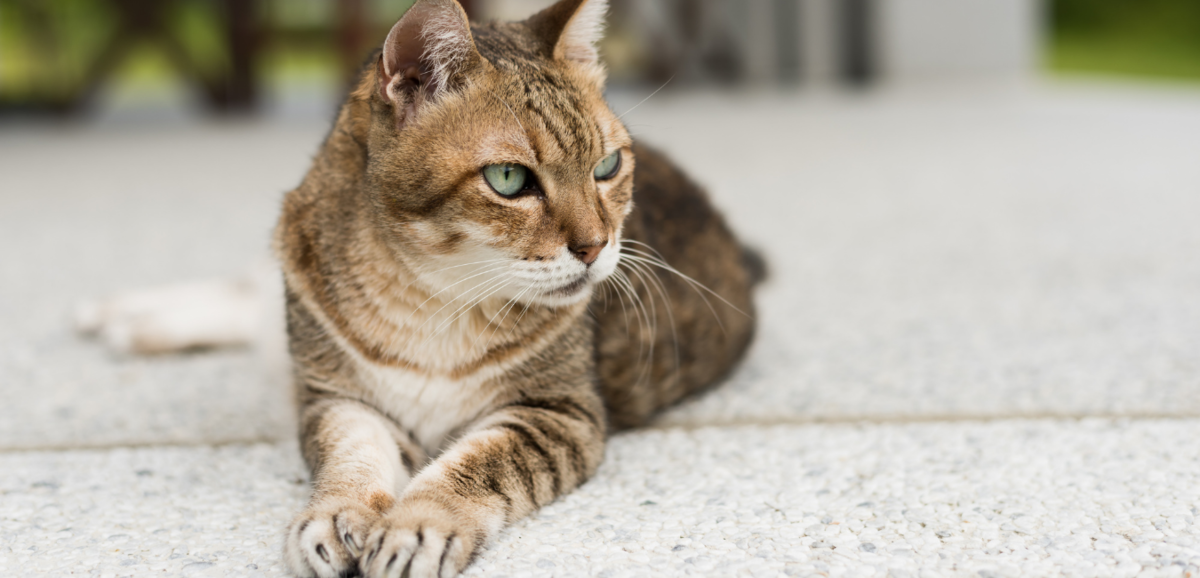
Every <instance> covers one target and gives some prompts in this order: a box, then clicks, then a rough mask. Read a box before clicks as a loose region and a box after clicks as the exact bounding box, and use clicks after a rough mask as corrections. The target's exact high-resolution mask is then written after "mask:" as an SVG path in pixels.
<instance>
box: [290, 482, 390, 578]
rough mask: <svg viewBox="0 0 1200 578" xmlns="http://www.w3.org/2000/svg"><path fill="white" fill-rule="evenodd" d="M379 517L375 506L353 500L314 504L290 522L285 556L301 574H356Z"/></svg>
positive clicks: (322, 577) (331, 577)
mask: <svg viewBox="0 0 1200 578" xmlns="http://www.w3.org/2000/svg"><path fill="white" fill-rule="evenodd" d="M378 518H379V514H377V513H376V512H375V511H374V510H372V509H370V508H368V507H366V506H364V505H362V504H359V503H357V502H354V501H351V500H333V501H326V502H322V503H317V504H312V505H310V506H309V507H308V508H307V509H305V510H304V511H303V512H301V513H300V515H299V516H296V519H295V520H293V521H292V523H291V525H290V526H288V529H287V541H286V542H285V543H284V546H283V558H284V560H285V561H286V562H287V565H288V568H289V569H291V571H292V573H293V574H295V575H296V576H300V577H302V578H337V577H341V576H350V575H354V574H355V573H356V572H357V570H358V561H359V557H360V556H361V555H362V551H363V545H364V544H366V543H367V536H368V535H369V532H370V530H371V526H372V524H374V523H375V521H376V520H377V519H378Z"/></svg>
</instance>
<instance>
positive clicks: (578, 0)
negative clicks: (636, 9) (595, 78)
mask: <svg viewBox="0 0 1200 578" xmlns="http://www.w3.org/2000/svg"><path fill="white" fill-rule="evenodd" d="M607 14H608V0H560V1H559V2H558V3H556V4H554V5H553V6H551V7H549V8H547V9H545V10H542V11H541V12H538V13H537V14H534V15H533V16H532V17H530V18H529V20H528V21H527V23H528V25H529V27H530V28H532V29H533V30H534V32H535V33H536V34H537V35H538V36H539V37H540V38H542V39H543V41H545V43H546V46H547V47H549V48H550V49H551V51H552V54H553V56H554V58H556V59H558V60H569V61H574V62H580V63H583V64H598V63H599V62H600V53H599V52H598V51H597V50H596V43H598V42H600V40H601V39H602V38H604V19H605V16H606V15H607Z"/></svg>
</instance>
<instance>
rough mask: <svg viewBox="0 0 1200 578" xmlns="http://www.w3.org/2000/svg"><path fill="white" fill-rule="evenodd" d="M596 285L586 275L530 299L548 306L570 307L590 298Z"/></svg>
mask: <svg viewBox="0 0 1200 578" xmlns="http://www.w3.org/2000/svg"><path fill="white" fill-rule="evenodd" d="M594 285H595V283H593V282H592V281H591V279H589V278H588V276H586V275H584V276H581V277H580V278H579V279H577V280H576V281H573V282H571V283H569V284H567V285H564V286H562V287H558V288H555V289H551V290H549V291H543V292H541V293H539V294H538V295H537V296H535V297H533V298H532V299H530V301H532V302H534V303H536V304H538V305H544V306H546V307H554V308H562V307H569V306H571V305H575V304H578V303H581V302H584V301H587V300H588V299H590V298H591V296H592V287H593V286H594Z"/></svg>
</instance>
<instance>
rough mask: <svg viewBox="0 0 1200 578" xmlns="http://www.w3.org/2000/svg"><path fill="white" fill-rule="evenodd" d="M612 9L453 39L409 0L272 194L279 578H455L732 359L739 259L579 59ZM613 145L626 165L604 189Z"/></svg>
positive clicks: (745, 291)
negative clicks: (323, 136) (500, 187)
mask: <svg viewBox="0 0 1200 578" xmlns="http://www.w3.org/2000/svg"><path fill="white" fill-rule="evenodd" d="M603 12H604V6H603V2H599V0H563V2H560V3H559V4H556V5H554V6H552V7H551V8H549V9H547V10H546V11H544V12H542V13H539V14H538V15H535V16H534V17H532V18H531V19H530V20H528V21H526V22H522V23H512V24H496V23H493V24H488V25H482V26H480V25H476V26H472V27H470V28H469V29H468V27H467V25H466V23H465V22H466V21H465V17H463V14H462V10H461V8H460V7H459V6H458V5H457V3H455V2H453V1H451V0H420V1H418V2H417V3H416V5H414V7H413V8H412V9H410V11H409V12H408V13H407V14H406V15H405V16H404V17H403V18H402V19H401V20H400V22H398V23H397V25H396V27H395V28H394V29H393V31H392V34H389V37H388V40H387V41H386V42H385V45H384V49H383V50H382V51H381V53H380V54H378V55H377V56H376V57H375V58H374V59H372V61H371V62H370V63H369V64H368V66H367V67H366V68H365V69H364V71H363V75H362V78H361V81H360V84H359V86H358V88H357V89H356V90H355V91H354V92H353V93H352V94H351V95H350V97H349V98H348V99H347V101H346V103H345V105H344V106H343V107H342V109H341V111H340V113H339V115H338V118H337V121H336V123H335V125H334V128H333V130H332V131H331V133H330V135H329V137H328V138H327V140H326V142H325V144H324V145H323V147H322V149H321V151H320V153H319V154H318V155H317V157H316V159H315V161H314V163H313V167H312V169H311V170H310V171H309V173H308V174H307V176H306V177H305V179H304V181H303V182H302V183H301V185H300V186H299V187H298V188H297V189H296V190H294V191H292V192H290V193H289V194H288V195H287V197H286V198H285V200H284V206H283V212H282V216H281V218H280V222H279V225H278V227H277V229H276V239H275V242H276V250H277V252H278V254H279V257H280V259H281V261H282V263H283V265H284V277H285V282H286V287H287V313H288V332H289V340H290V349H291V353H292V358H293V366H294V375H295V382H296V385H297V391H298V398H299V402H300V407H301V419H300V422H301V439H302V449H303V452H304V456H305V459H306V460H307V462H308V464H309V466H310V468H311V469H312V472H313V484H314V491H313V498H312V501H311V503H310V505H309V506H308V508H306V509H305V511H303V512H301V513H300V515H299V516H297V517H296V519H295V521H294V522H293V523H292V524H291V526H290V527H289V528H288V532H287V542H286V544H285V549H284V554H285V560H286V561H287V563H288V566H289V567H290V568H291V569H292V571H293V572H294V573H295V574H296V575H299V576H343V575H349V574H352V573H355V572H361V573H363V574H364V575H366V576H400V575H402V574H406V575H408V576H413V577H422V576H454V575H457V573H458V572H460V571H461V570H462V569H463V568H464V567H465V566H466V565H467V564H468V563H469V561H470V559H471V557H472V556H473V555H475V554H476V553H477V552H478V551H479V549H480V548H481V547H482V546H483V545H484V544H486V543H487V541H488V540H489V539H490V538H491V537H492V536H494V535H495V534H496V533H497V532H498V531H499V530H500V529H501V528H502V527H504V526H505V525H506V524H508V523H510V522H512V521H513V520H516V519H518V518H520V517H522V516H525V515H527V514H529V513H530V512H532V511H534V510H536V509H537V508H538V507H540V506H542V505H545V504H546V503H548V502H550V501H552V500H554V499H555V498H556V497H557V496H560V495H562V494H563V493H565V492H568V491H570V490H571V489H572V488H574V487H576V486H578V485H579V484H581V483H583V482H584V481H585V480H587V479H588V477H589V476H591V475H592V473H593V472H594V471H595V470H596V467H597V466H598V465H599V463H600V460H601V458H602V456H603V453H604V440H605V437H606V435H607V434H608V432H609V431H610V430H611V429H612V428H614V427H627V426H632V425H637V424H638V423H642V422H643V421H644V420H646V419H647V418H648V417H649V416H650V415H651V414H652V413H653V412H654V411H656V410H657V409H659V408H661V407H663V406H665V405H668V404H670V403H673V402H674V401H676V400H678V399H679V398H680V397H682V396H683V395H686V394H687V393H689V392H692V391H696V390H698V389H700V388H702V387H705V386H707V385H709V384H711V383H713V382H715V381H716V380H717V379H719V378H720V377H721V376H722V375H724V374H725V373H726V372H728V371H729V369H730V368H731V367H732V366H733V365H734V364H735V363H736V361H737V360H738V359H739V358H740V356H741V354H742V352H743V351H744V349H745V347H746V346H747V344H748V343H749V340H750V337H751V335H752V332H753V322H752V321H751V318H750V314H752V313H753V311H752V303H751V301H750V292H751V288H752V285H753V282H754V279H753V278H752V270H751V269H750V268H748V267H747V266H746V265H745V263H746V260H745V252H744V250H743V249H742V247H741V246H740V245H739V244H738V242H737V241H736V239H735V238H734V237H733V235H732V234H731V233H730V232H729V230H728V229H727V228H726V227H725V225H724V223H723V221H722V219H721V218H720V216H719V215H718V214H717V213H716V212H715V211H714V210H713V209H712V207H711V206H710V205H709V204H708V202H707V200H706V199H705V197H704V195H703V193H702V192H701V191H700V190H699V189H698V188H697V187H696V186H695V185H693V184H692V183H690V182H689V181H687V179H686V178H684V177H683V176H682V175H681V174H680V173H679V172H678V171H677V170H676V169H674V167H673V166H672V165H670V164H669V163H668V162H667V161H666V160H665V159H664V158H663V157H662V156H661V155H659V154H657V153H655V152H654V151H651V150H648V149H645V148H643V147H640V146H635V145H634V144H633V143H632V141H631V139H630V137H629V134H628V133H627V132H626V130H625V128H624V126H622V125H621V123H620V121H619V119H618V118H617V117H616V115H614V114H613V113H612V111H610V110H609V108H608V106H607V105H606V103H605V102H604V100H603V97H602V89H603V81H604V79H603V70H602V69H601V68H600V66H599V64H598V63H597V62H596V61H595V57H594V53H587V52H586V51H581V50H580V49H579V48H580V43H581V42H582V43H589V44H590V42H591V38H590V36H589V35H590V34H591V33H592V31H594V30H596V22H595V19H596V18H597V17H598V15H600V14H603ZM581 26H582V27H583V28H579V27H581ZM564 43H566V44H564ZM447 46H449V47H451V48H452V49H448V48H447ZM414 55H415V56H414ZM414 58H415V60H414ZM614 152H618V153H619V154H620V155H621V158H622V163H621V166H620V169H619V170H618V172H617V173H616V174H615V175H614V176H613V177H612V178H610V179H600V180H598V179H596V178H595V177H594V176H593V170H594V168H595V167H596V166H597V164H598V163H599V162H600V161H601V160H602V159H604V158H605V157H607V156H608V155H610V154H613V153H614ZM496 163H517V164H521V165H524V166H526V167H529V168H530V169H531V172H532V174H533V175H535V176H536V183H537V187H536V189H535V190H532V191H531V192H530V193H529V194H522V195H519V196H516V197H513V198H507V197H502V196H500V195H499V194H497V193H495V192H494V191H492V190H491V189H490V187H489V185H488V184H487V183H486V181H485V180H484V178H483V176H482V168H483V167H485V166H487V165H489V164H496ZM635 190H636V199H637V203H636V205H635V204H634V199H635V193H634V192H635ZM601 246H602V247H603V248H602V249H600V251H599V253H598V255H597V256H596V257H595V260H594V261H593V262H591V263H590V264H587V263H586V262H585V261H584V260H583V258H582V257H578V256H577V255H582V254H583V251H582V250H580V249H579V248H580V247H593V248H595V247H601ZM651 257H657V258H662V259H665V260H666V261H667V262H669V263H671V264H672V265H673V266H674V267H675V270H674V272H665V270H662V269H660V270H658V271H651V270H650V269H648V267H649V266H650V265H649V263H650V262H649V261H647V259H650V258H651ZM677 273H678V274H677ZM681 275H686V276H688V278H689V279H692V280H694V282H698V283H702V284H704V285H705V286H707V287H708V289H704V290H701V289H698V288H696V287H694V286H693V284H692V283H693V281H690V280H684V278H683V277H682V276H681ZM710 289H711V291H712V292H713V293H715V294H719V295H720V299H718V298H717V297H715V296H714V295H711V294H708V295H706V293H705V292H706V291H708V290H710ZM721 299H723V300H724V302H722V301H721ZM710 301H712V302H715V305H713V304H712V303H709V302H710ZM684 336H686V337H687V338H686V339H684V338H683V337H684Z"/></svg>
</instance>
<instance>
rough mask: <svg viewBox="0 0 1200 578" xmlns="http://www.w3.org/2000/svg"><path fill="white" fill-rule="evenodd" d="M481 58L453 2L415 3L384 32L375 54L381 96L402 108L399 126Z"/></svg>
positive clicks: (429, 0) (431, 0)
mask: <svg viewBox="0 0 1200 578" xmlns="http://www.w3.org/2000/svg"><path fill="white" fill-rule="evenodd" d="M480 59H481V57H480V56H479V52H478V51H476V49H475V40H474V39H473V38H472V37H471V27H470V24H469V23H468V22H467V14H466V12H465V11H463V9H462V6H460V5H459V4H458V2H456V1H455V0H417V1H416V2H415V3H413V5H412V7H411V8H409V9H408V11H407V12H405V13H404V16H402V17H401V18H400V21H399V22H396V25H395V26H393V27H392V30H391V32H389V33H388V36H387V40H385V41H384V42H383V52H382V54H381V55H380V62H379V67H380V73H381V76H382V79H381V80H382V82H381V83H380V87H379V90H380V93H381V96H383V97H384V99H386V100H389V101H391V102H392V103H394V104H395V105H397V106H399V107H400V108H401V114H400V116H401V123H402V124H403V122H404V120H405V119H406V118H407V117H408V116H409V115H410V114H411V113H412V112H414V111H415V110H416V108H418V107H419V106H421V105H423V104H424V103H426V102H429V101H436V100H437V99H438V98H440V97H441V96H442V95H443V94H444V93H445V92H446V91H447V90H449V89H450V88H451V87H452V86H453V85H454V83H455V82H456V81H457V80H459V78H458V76H459V75H460V74H461V73H463V72H464V71H465V70H466V69H467V68H468V67H469V66H470V65H471V64H473V63H476V62H478V61H479V60H480Z"/></svg>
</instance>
